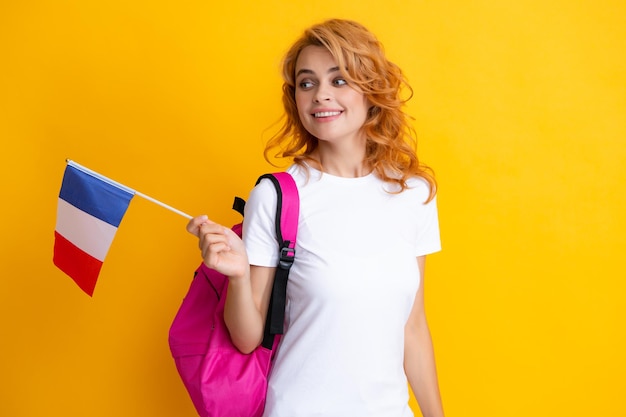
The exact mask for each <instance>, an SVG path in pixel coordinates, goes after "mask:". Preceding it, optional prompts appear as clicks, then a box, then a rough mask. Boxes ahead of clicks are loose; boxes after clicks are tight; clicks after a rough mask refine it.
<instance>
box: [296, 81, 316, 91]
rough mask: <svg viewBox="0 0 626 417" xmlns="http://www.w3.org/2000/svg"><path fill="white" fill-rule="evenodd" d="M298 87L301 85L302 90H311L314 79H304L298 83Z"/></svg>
mask: <svg viewBox="0 0 626 417" xmlns="http://www.w3.org/2000/svg"><path fill="white" fill-rule="evenodd" d="M298 87H300V88H301V89H302V90H309V89H311V88H312V87H313V81H311V80H302V81H300V82H299V83H298Z"/></svg>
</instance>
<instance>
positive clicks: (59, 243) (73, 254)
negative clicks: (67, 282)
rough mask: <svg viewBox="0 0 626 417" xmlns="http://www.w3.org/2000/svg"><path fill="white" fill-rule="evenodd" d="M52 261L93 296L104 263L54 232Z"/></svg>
mask: <svg viewBox="0 0 626 417" xmlns="http://www.w3.org/2000/svg"><path fill="white" fill-rule="evenodd" d="M52 260H53V262H54V264H55V265H56V266H57V267H58V268H59V269H60V270H61V271H63V272H65V273H66V274H67V275H69V276H70V277H71V278H72V279H73V280H74V281H75V282H76V284H78V286H79V287H80V288H81V289H82V290H83V291H85V292H86V293H87V294H89V295H90V296H92V295H93V291H94V289H95V288H96V281H97V280H98V274H99V273H100V268H102V262H100V261H99V260H98V259H96V258H94V257H93V256H91V255H89V254H87V253H86V252H84V251H82V250H80V249H79V248H78V247H76V246H75V245H74V244H72V242H70V241H69V240H67V239H66V238H64V237H63V236H62V235H61V234H59V233H58V232H57V231H55V232H54V257H53V259H52Z"/></svg>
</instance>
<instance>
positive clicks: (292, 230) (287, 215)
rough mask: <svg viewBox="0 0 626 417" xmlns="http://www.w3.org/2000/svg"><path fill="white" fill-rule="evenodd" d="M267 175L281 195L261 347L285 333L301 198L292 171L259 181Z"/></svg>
mask: <svg viewBox="0 0 626 417" xmlns="http://www.w3.org/2000/svg"><path fill="white" fill-rule="evenodd" d="M264 178H266V179H269V180H270V181H271V182H272V184H273V185H274V188H275V189H276V194H277V197H278V198H277V204H276V217H275V225H276V237H277V240H278V248H279V260H278V265H277V267H276V273H275V275H274V284H273V286H272V294H271V295H270V304H269V309H268V312H267V318H266V320H265V330H264V334H263V342H262V346H264V347H266V348H268V349H272V346H273V344H274V336H275V335H277V334H283V324H284V321H285V305H286V304H287V281H288V278H289V270H290V268H291V265H293V261H294V258H295V246H296V234H297V230H298V224H297V223H298V215H299V210H300V198H299V196H298V189H297V187H296V185H295V182H294V181H293V178H292V177H291V175H290V174H288V173H285V172H281V173H276V174H266V175H263V176H261V177H260V178H259V179H258V181H257V184H258V183H259V182H260V181H261V180H262V179H264Z"/></svg>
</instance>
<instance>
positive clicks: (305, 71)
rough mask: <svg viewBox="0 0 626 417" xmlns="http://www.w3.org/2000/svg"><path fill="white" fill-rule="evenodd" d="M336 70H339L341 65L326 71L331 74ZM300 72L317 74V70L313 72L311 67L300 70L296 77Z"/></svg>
mask: <svg viewBox="0 0 626 417" xmlns="http://www.w3.org/2000/svg"><path fill="white" fill-rule="evenodd" d="M336 71H339V67H332V68H330V69H329V70H328V71H326V73H327V74H330V73H332V72H336ZM300 74H315V72H313V70H310V69H306V68H302V69H301V70H300V71H298V72H297V73H296V78H298V77H299V76H300Z"/></svg>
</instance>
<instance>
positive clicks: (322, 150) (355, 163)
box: [313, 141, 372, 178]
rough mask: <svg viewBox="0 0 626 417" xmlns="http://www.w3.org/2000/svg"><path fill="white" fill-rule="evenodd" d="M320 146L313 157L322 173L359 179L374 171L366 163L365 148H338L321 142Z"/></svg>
mask: <svg viewBox="0 0 626 417" xmlns="http://www.w3.org/2000/svg"><path fill="white" fill-rule="evenodd" d="M319 145H320V146H319V147H318V148H317V149H316V151H315V154H314V155H313V156H314V158H315V159H317V160H318V161H319V162H320V164H321V167H318V168H321V171H323V172H325V173H327V174H330V175H334V176H337V177H345V178H358V177H364V176H366V175H368V174H369V173H370V172H371V171H372V170H371V167H369V166H368V165H367V164H366V163H365V146H362V147H358V148H355V147H345V148H338V147H336V146H332V145H330V144H328V143H325V142H322V141H320V144H319Z"/></svg>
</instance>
